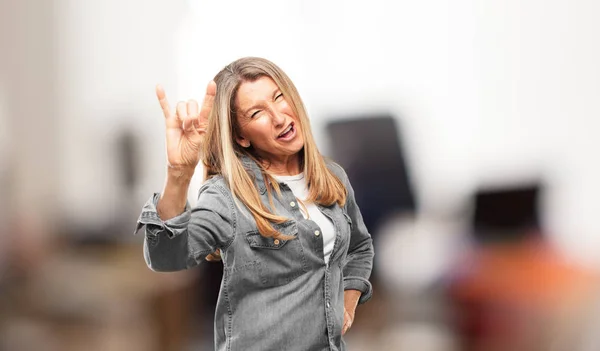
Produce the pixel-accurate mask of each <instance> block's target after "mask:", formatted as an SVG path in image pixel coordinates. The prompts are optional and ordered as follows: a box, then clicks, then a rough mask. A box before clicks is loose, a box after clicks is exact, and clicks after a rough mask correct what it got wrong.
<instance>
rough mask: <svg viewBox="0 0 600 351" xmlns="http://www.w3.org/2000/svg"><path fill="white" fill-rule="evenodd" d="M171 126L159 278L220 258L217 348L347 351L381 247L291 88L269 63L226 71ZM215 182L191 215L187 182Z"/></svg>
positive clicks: (153, 245) (157, 223)
mask: <svg viewBox="0 0 600 351" xmlns="http://www.w3.org/2000/svg"><path fill="white" fill-rule="evenodd" d="M157 96H158V99H159V101H160V105H161V107H162V110H163V113H164V115H165V122H166V134H167V157H168V167H167V169H168V171H167V177H166V178H167V179H166V182H165V186H164V189H163V191H162V193H160V194H155V195H153V196H152V197H151V198H150V199H149V201H148V202H147V203H146V204H145V206H144V208H143V210H142V214H141V216H140V218H139V220H138V230H139V229H140V228H141V227H142V226H144V225H145V226H146V229H145V234H146V235H145V240H144V257H145V260H146V263H147V264H148V266H149V267H150V268H151V269H153V270H155V271H177V270H182V269H187V268H191V267H193V266H196V265H198V264H200V263H201V262H202V261H203V260H204V259H205V257H206V259H215V258H221V259H222V263H223V266H224V270H223V271H224V273H223V280H222V284H221V288H220V292H219V299H218V302H217V307H216V314H215V315H216V317H215V349H216V350H244V351H250V350H260V351H265V350H278V351H279V350H302V351H305V350H344V349H345V344H344V341H343V340H342V335H343V334H344V333H345V332H346V331H347V330H348V328H350V326H351V325H352V322H353V319H354V312H355V309H356V306H357V305H358V304H361V303H364V302H366V301H367V300H368V299H369V298H370V297H371V294H372V288H371V284H370V283H369V280H368V279H369V276H370V273H371V267H372V264H373V245H372V241H371V236H370V234H369V233H368V231H367V229H366V227H365V225H364V223H363V220H362V216H361V214H360V210H359V208H358V206H357V204H356V202H355V199H354V193H353V190H352V187H351V186H350V183H349V181H348V177H347V176H346V174H345V172H344V170H343V169H342V168H341V167H340V166H339V165H337V164H335V163H333V162H331V161H328V160H326V159H324V158H323V156H321V154H320V153H319V151H318V149H317V147H316V144H315V141H314V139H313V136H312V134H311V129H310V123H309V120H308V117H307V114H306V110H305V108H304V105H303V103H302V100H301V99H300V96H299V94H298V92H297V91H296V88H295V87H294V84H293V83H292V82H291V80H290V79H289V78H288V76H287V75H286V74H285V73H284V72H283V71H282V70H281V69H280V68H279V67H277V66H276V65H275V64H273V63H272V62H270V61H268V60H265V59H261V58H253V57H247V58H242V59H239V60H237V61H234V62H233V63H231V64H229V65H228V66H226V67H225V68H224V69H223V70H221V71H220V72H219V73H218V74H217V75H216V76H215V78H214V81H211V82H210V83H209V85H208V87H207V91H206V96H205V98H204V101H203V103H202V107H201V108H199V107H198V104H197V103H196V102H195V101H191V100H190V101H188V102H187V103H186V102H179V103H178V104H177V106H176V108H175V109H174V110H173V109H171V107H170V106H169V103H168V102H167V98H166V96H165V93H164V91H163V89H162V88H160V87H157ZM200 160H202V162H203V164H204V167H205V170H206V177H207V180H206V181H205V183H204V184H203V185H202V187H201V189H200V191H199V195H198V202H197V205H196V206H195V207H194V208H190V207H189V205H188V204H187V203H186V197H187V190H188V186H189V183H190V179H191V177H192V175H193V173H194V169H195V167H196V165H197V164H198V162H199V161H200Z"/></svg>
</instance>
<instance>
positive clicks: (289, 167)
mask: <svg viewBox="0 0 600 351" xmlns="http://www.w3.org/2000/svg"><path fill="white" fill-rule="evenodd" d="M263 166H264V167H265V169H266V170H267V171H268V172H269V173H271V174H273V175H280V176H289V175H296V174H300V173H301V172H302V170H301V169H300V154H299V153H296V154H294V155H291V156H285V157H281V158H277V159H272V158H269V159H266V161H264V162H263Z"/></svg>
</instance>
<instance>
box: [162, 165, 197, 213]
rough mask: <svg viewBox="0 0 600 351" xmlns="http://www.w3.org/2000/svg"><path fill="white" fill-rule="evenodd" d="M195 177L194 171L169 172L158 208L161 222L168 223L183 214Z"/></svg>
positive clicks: (174, 170) (172, 170) (178, 170)
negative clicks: (189, 189)
mask: <svg viewBox="0 0 600 351" xmlns="http://www.w3.org/2000/svg"><path fill="white" fill-rule="evenodd" d="M193 175H194V169H173V168H169V169H168V170H167V179H166V181H165V186H164V188H163V191H162V193H161V195H160V199H159V200H158V204H157V207H156V210H157V212H158V216H159V217H160V219H161V220H163V221H166V220H169V219H171V218H173V217H176V216H178V215H180V214H181V213H183V211H184V210H185V205H186V203H187V193H188V188H189V186H190V182H191V180H192V176H193Z"/></svg>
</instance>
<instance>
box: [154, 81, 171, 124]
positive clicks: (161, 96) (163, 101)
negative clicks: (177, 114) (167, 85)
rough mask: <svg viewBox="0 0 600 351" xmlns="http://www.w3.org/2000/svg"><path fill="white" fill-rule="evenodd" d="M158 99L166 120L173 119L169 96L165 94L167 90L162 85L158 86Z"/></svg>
mask: <svg viewBox="0 0 600 351" xmlns="http://www.w3.org/2000/svg"><path fill="white" fill-rule="evenodd" d="M156 97H157V98H158V102H159V103H160V108H161V109H162V111H163V115H165V118H169V117H171V107H170V106H169V101H168V100H167V94H165V90H164V89H163V87H162V86H161V85H160V84H158V85H157V86H156Z"/></svg>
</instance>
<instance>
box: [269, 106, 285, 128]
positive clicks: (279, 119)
mask: <svg viewBox="0 0 600 351" xmlns="http://www.w3.org/2000/svg"><path fill="white" fill-rule="evenodd" d="M271 116H272V117H271V118H272V120H273V124H274V125H275V126H276V127H279V126H281V125H282V124H283V123H285V115H284V114H283V113H282V112H281V111H278V110H277V109H276V108H274V109H273V113H272V115H271Z"/></svg>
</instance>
